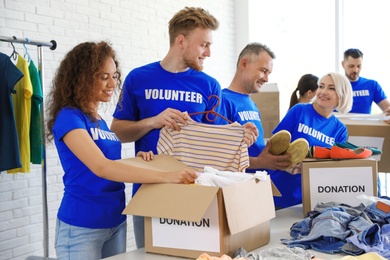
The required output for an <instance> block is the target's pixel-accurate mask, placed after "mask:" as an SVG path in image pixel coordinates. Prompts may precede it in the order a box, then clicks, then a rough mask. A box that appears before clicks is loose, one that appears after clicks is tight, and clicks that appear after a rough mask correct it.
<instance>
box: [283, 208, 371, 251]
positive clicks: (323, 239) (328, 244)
mask: <svg viewBox="0 0 390 260" xmlns="http://www.w3.org/2000/svg"><path fill="white" fill-rule="evenodd" d="M372 225H373V224H372V223H371V222H369V221H367V220H365V219H364V218H361V217H358V216H352V215H350V214H348V213H347V212H346V211H345V210H344V209H343V208H329V209H325V210H324V211H323V212H322V213H321V214H320V215H318V216H316V217H315V218H314V219H310V218H306V219H304V220H303V221H301V222H297V223H295V224H294V225H293V227H292V228H293V229H294V230H295V234H294V236H293V237H294V239H282V242H283V243H284V244H287V245H288V246H289V247H294V246H298V247H301V248H304V249H308V248H313V249H315V250H317V251H320V252H324V253H338V252H340V247H341V246H343V245H344V244H345V243H346V238H347V237H348V236H350V235H352V234H357V233H359V232H360V231H362V230H365V229H368V228H369V227H371V226H372ZM292 231H293V230H292ZM308 231H309V233H308ZM299 232H303V233H302V234H299ZM307 233H308V234H307Z"/></svg>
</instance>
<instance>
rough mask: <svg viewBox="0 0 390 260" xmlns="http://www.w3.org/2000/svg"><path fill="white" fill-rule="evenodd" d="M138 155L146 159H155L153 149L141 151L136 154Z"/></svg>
mask: <svg viewBox="0 0 390 260" xmlns="http://www.w3.org/2000/svg"><path fill="white" fill-rule="evenodd" d="M136 157H141V158H142V159H143V160H144V161H147V162H149V161H151V160H153V159H154V154H153V152H152V151H149V152H143V151H139V152H138V153H137V155H136Z"/></svg>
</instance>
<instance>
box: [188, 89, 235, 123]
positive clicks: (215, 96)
mask: <svg viewBox="0 0 390 260" xmlns="http://www.w3.org/2000/svg"><path fill="white" fill-rule="evenodd" d="M213 97H214V98H216V99H217V100H218V102H217V104H216V105H215V106H213V108H212V109H211V110H208V111H204V112H194V113H189V114H188V115H189V116H193V115H199V114H206V119H207V120H208V121H209V122H214V121H215V120H217V117H218V116H219V117H221V118H222V119H224V120H226V121H227V122H229V124H232V123H233V122H232V121H230V120H229V119H227V118H226V117H224V116H223V115H221V114H220V113H218V112H216V111H215V108H216V107H218V106H219V103H220V102H221V101H220V99H219V97H218V96H217V95H211V96H209V99H210V98H213ZM210 114H211V115H215V117H214V118H213V119H210V118H209V116H210Z"/></svg>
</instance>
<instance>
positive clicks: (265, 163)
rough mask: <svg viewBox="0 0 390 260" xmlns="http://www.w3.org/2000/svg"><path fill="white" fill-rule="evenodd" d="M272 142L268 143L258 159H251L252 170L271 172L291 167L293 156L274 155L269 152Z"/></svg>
mask: <svg viewBox="0 0 390 260" xmlns="http://www.w3.org/2000/svg"><path fill="white" fill-rule="evenodd" d="M270 148H271V142H269V141H268V142H267V144H266V146H265V147H264V149H263V151H262V152H261V153H260V154H259V156H257V157H252V158H251V165H250V168H252V169H269V170H286V169H288V168H289V167H291V162H290V159H291V155H290V154H284V155H273V154H271V153H270V152H269V149H270Z"/></svg>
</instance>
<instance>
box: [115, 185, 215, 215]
mask: <svg viewBox="0 0 390 260" xmlns="http://www.w3.org/2000/svg"><path fill="white" fill-rule="evenodd" d="M218 190H219V188H218V187H208V186H200V185H193V184H190V185H185V184H168V183H166V184H143V185H142V186H141V188H140V189H139V190H138V191H137V193H136V194H135V196H134V197H133V198H132V199H131V200H130V202H129V204H128V206H127V207H126V208H125V209H124V211H123V214H129V215H138V216H145V217H156V218H157V217H158V218H170V219H177V220H186V221H193V222H198V221H200V220H201V219H202V217H203V216H204V214H205V213H206V210H207V209H208V208H209V206H210V204H211V202H212V200H213V198H214V197H215V196H216V194H217V192H218Z"/></svg>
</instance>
